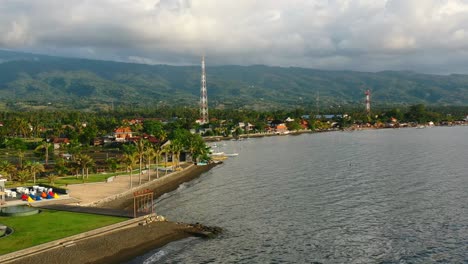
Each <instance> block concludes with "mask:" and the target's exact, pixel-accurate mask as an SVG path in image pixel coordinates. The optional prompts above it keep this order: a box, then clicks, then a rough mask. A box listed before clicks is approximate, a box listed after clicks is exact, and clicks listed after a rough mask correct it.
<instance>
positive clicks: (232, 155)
mask: <svg viewBox="0 0 468 264" xmlns="http://www.w3.org/2000/svg"><path fill="white" fill-rule="evenodd" d="M224 156H226V157H237V156H239V153H226V154H224Z"/></svg>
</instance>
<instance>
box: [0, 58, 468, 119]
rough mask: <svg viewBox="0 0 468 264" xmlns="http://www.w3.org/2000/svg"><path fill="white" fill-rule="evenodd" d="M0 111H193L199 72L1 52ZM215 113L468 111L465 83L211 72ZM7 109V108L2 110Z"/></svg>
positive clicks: (437, 78)
mask: <svg viewBox="0 0 468 264" xmlns="http://www.w3.org/2000/svg"><path fill="white" fill-rule="evenodd" d="M2 59H3V60H4V62H3V63H0V98H1V99H0V109H1V107H3V109H15V110H30V109H72V108H73V109H80V110H85V109H86V110H100V111H102V110H112V109H134V108H141V107H150V108H154V107H157V108H165V107H167V106H196V105H197V103H198V98H199V91H200V67H198V66H180V67H175V66H168V65H142V64H130V63H119V62H109V61H95V60H84V59H67V58H59V57H49V56H40V55H32V54H24V53H11V52H8V51H0V61H1V60H2ZM207 81H208V95H209V104H210V107H211V108H218V109H232V108H244V109H255V110H271V109H283V108H289V109H293V108H295V107H303V108H312V107H316V104H317V100H316V99H317V96H318V97H319V98H320V100H319V107H320V108H322V109H323V108H328V107H330V106H333V107H337V106H340V107H351V108H352V107H359V106H361V105H362V104H363V101H364V91H365V90H367V89H371V91H372V101H373V104H374V106H382V107H388V106H395V105H399V106H408V105H412V104H420V103H422V104H426V105H437V106H452V105H459V106H466V105H468V75H448V76H441V75H429V74H419V73H414V72H390V71H386V72H377V73H368V72H352V71H321V70H313V69H304V68H293V67H290V68H282V67H268V66H262V65H255V66H210V65H209V60H208V66H207ZM1 104H3V105H1Z"/></svg>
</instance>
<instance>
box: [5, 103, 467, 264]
mask: <svg viewBox="0 0 468 264" xmlns="http://www.w3.org/2000/svg"><path fill="white" fill-rule="evenodd" d="M423 110H424V109H423ZM288 120H289V121H288ZM131 121H132V122H133V121H134V122H135V123H133V124H132V122H130V121H128V122H127V123H128V124H127V126H126V128H125V129H130V127H132V128H135V129H136V128H138V129H137V131H136V132H135V134H136V135H138V136H130V132H131V130H129V131H127V130H125V131H124V133H127V135H126V137H125V138H123V140H122V142H127V141H128V142H129V143H133V144H121V149H120V150H119V151H120V152H119V154H120V155H121V156H122V157H120V158H119V159H117V158H116V157H112V158H109V157H106V162H109V164H102V163H101V166H103V165H106V166H108V167H109V168H110V167H111V165H115V167H116V168H117V167H118V166H117V165H120V166H124V167H122V168H126V169H129V170H127V171H130V177H128V178H129V179H130V181H129V182H127V183H129V185H130V186H127V187H126V188H125V190H123V189H122V190H120V191H119V192H118V193H115V194H114V195H111V196H108V197H106V198H104V199H97V200H91V202H87V203H83V204H82V206H89V207H96V208H110V209H119V210H129V209H132V203H133V192H135V191H138V190H145V189H149V190H151V191H153V193H154V198H155V199H156V198H157V197H159V196H161V195H163V194H165V193H168V192H171V191H173V190H176V189H177V188H178V187H179V186H180V184H182V183H184V182H188V181H191V180H193V179H195V178H197V177H199V176H200V175H201V174H202V173H203V172H205V171H208V170H209V169H211V168H213V167H214V166H215V165H216V164H215V163H208V165H205V166H196V165H189V166H185V168H183V167H181V166H180V164H178V163H179V162H180V160H181V158H180V155H181V152H182V150H184V149H185V151H186V152H185V153H184V154H185V156H186V157H185V158H187V156H189V157H190V159H191V160H192V161H205V160H206V159H205V158H206V157H207V155H208V151H209V149H208V148H207V147H206V145H205V142H210V141H221V140H242V139H244V138H250V137H252V138H254V137H265V136H281V135H298V134H303V133H320V132H331V131H353V130H368V129H385V128H400V127H415V126H418V124H422V123H423V122H415V123H408V124H409V125H408V126H402V124H403V123H398V122H387V123H384V122H380V121H379V122H359V123H354V122H351V120H350V119H348V118H345V117H344V116H342V117H339V118H338V119H330V120H322V121H321V120H315V121H314V122H312V121H310V122H309V121H307V120H306V119H300V120H296V121H294V119H292V118H289V117H288V118H287V119H286V120H284V121H282V120H276V121H275V120H272V121H271V122H270V123H269V125H268V129H263V130H261V131H262V132H258V129H253V128H255V127H258V128H262V127H265V124H263V123H260V124H257V125H252V124H250V123H248V122H247V123H243V122H242V123H238V125H235V126H233V127H228V126H225V125H224V124H223V123H222V122H218V123H219V124H218V125H219V126H218V127H216V124H213V126H214V127H208V126H211V123H210V124H209V125H207V124H205V125H204V126H205V127H199V129H200V131H201V130H204V132H203V134H204V135H205V137H204V138H203V139H202V137H201V133H202V132H200V131H198V132H197V134H193V133H190V132H189V130H188V128H190V126H188V125H187V126H185V125H184V123H183V121H184V119H177V120H176V121H174V122H172V123H167V124H165V125H164V126H162V123H161V122H160V121H154V120H144V119H141V120H140V119H138V120H136V119H135V120H131ZM231 121H232V120H231ZM232 122H233V121H232ZM457 122H458V121H457ZM467 122H468V121H460V123H459V124H461V125H466V123H467ZM179 123H180V124H179ZM234 123H236V122H233V124H234ZM348 123H353V125H350V124H348ZM430 123H433V122H430ZM84 124H86V123H84ZM413 124H414V126H413ZM456 124H458V123H450V124H449V123H447V125H456ZM179 125H180V126H179ZM221 125H222V126H221ZM433 125H434V123H433ZM435 125H439V123H435ZM440 125H445V123H440ZM82 126H83V125H82ZM5 127H7V126H6V125H5V126H3V128H5ZM76 127H78V126H76ZM87 127H89V124H86V126H83V128H82V130H83V131H81V133H83V135H85V134H86V128H87ZM240 127H243V128H244V129H241V128H240ZM68 128H69V129H70V130H71V131H72V132H73V131H74V130H73V129H72V128H70V127H68ZM216 128H223V129H224V130H225V131H231V132H232V133H230V134H229V133H227V135H229V136H219V135H220V134H225V133H222V132H223V131H224V130H222V129H218V130H217V129H216ZM234 128H235V130H234ZM418 128H419V127H418ZM119 129H120V128H119ZM119 129H117V130H119ZM117 130H116V131H117ZM233 130H234V131H233ZM119 131H120V130H119ZM266 131H268V132H266ZM75 132H76V131H75ZM117 132H118V131H117ZM254 132H255V133H254ZM38 133H39V132H38ZM119 133H120V132H119ZM122 133H123V132H122ZM144 133H148V134H149V135H158V136H145V134H144ZM20 134H21V133H20ZM209 134H211V135H213V136H211V137H210V136H207V135H209ZM14 135H16V134H14ZM21 135H22V137H13V138H9V137H5V146H6V149H7V150H15V151H16V152H15V153H16V154H18V164H17V165H16V167H15V168H13V167H12V166H10V165H11V164H10V163H9V162H5V165H8V166H5V168H4V169H3V170H2V171H4V172H6V173H5V174H9V178H10V179H16V180H17V181H18V182H19V183H21V184H24V183H25V182H27V181H30V178H33V179H34V183H35V182H36V172H37V171H34V172H33V169H32V168H33V166H32V165H34V164H30V163H26V162H25V163H24V164H23V162H22V158H23V157H24V152H25V150H26V145H24V143H25V142H24V140H23V138H26V136H27V135H26V134H24V133H23V134H21ZM72 135H75V134H73V133H71V132H70V133H69V136H72ZM115 135H116V138H115V139H117V137H118V136H119V135H120V134H118V133H116V134H115ZM214 135H218V136H214ZM225 135H226V134H225ZM231 135H232V136H231ZM10 136H12V135H10ZM29 136H31V135H29ZM41 136H44V137H45V138H46V141H43V142H42V143H43V145H38V146H37V148H40V147H44V150H45V157H46V159H45V160H46V163H47V159H48V154H49V152H48V150H49V149H54V151H55V143H54V145H53V144H52V143H53V142H49V141H47V138H48V136H47V135H41ZM75 136H76V135H75ZM151 137H153V139H154V140H155V141H154V142H155V143H151V140H150V139H151ZM51 138H52V137H51ZM93 138H95V137H91V136H89V138H86V137H83V138H82V139H83V140H84V142H88V145H89V139H93ZM162 138H164V140H162ZM60 139H63V140H64V142H59V143H57V147H58V149H59V150H62V149H63V150H64V151H68V152H67V153H65V154H67V155H70V157H71V158H73V157H74V158H73V159H74V160H73V159H72V162H69V161H68V162H66V161H65V160H64V159H63V158H57V159H56V160H55V165H54V166H55V169H62V170H64V171H66V170H69V171H68V172H69V173H74V174H75V177H76V179H78V176H79V175H81V180H82V182H83V183H85V179H86V180H88V179H89V175H88V170H89V169H90V168H92V167H93V162H94V161H93V159H92V158H91V157H89V156H87V155H83V154H80V152H81V151H83V148H81V146H82V145H83V144H84V143H83V142H81V143H80V142H79V141H78V140H76V139H75V140H74V139H69V138H60ZM65 139H66V142H65ZM99 142H101V141H95V142H94V143H99ZM122 142H120V143H122ZM35 143H37V142H35ZM114 143H115V142H114ZM87 147H89V146H87ZM69 153H74V154H73V155H71V154H69ZM162 153H164V157H165V160H166V162H167V159H168V157H171V159H172V160H176V163H175V164H176V170H174V171H173V172H172V173H170V174H169V175H167V176H164V177H161V178H158V179H154V180H152V181H148V182H145V183H143V182H142V179H141V176H142V169H143V167H148V168H151V165H152V164H151V160H152V159H154V157H156V163H157V162H158V160H159V157H161V156H162V155H161V154H162ZM7 154H8V153H7ZM61 154H64V153H61ZM94 154H96V153H94ZM98 154H99V153H98ZM107 154H109V153H107ZM8 155H10V156H11V154H8ZM96 156H97V155H96ZM77 157H78V158H79V159H78V158H77ZM145 159H146V160H148V161H149V162H148V164H147V166H146V164H143V163H144V160H145ZM112 161H113V162H114V163H115V164H113V163H112ZM64 162H65V163H64ZM62 163H64V164H68V165H73V166H69V168H68V167H67V166H65V165H64V164H62ZM118 163H122V164H118ZM187 164H192V163H187ZM23 165H24V166H23ZM137 165H139V167H140V169H139V172H140V175H139V177H138V178H139V179H138V180H139V182H138V184H135V185H133V187H134V188H132V183H134V181H135V180H137V177H136V176H137V175H133V176H134V178H133V181H132V171H133V170H134V169H135V167H136V166H137ZM46 167H47V166H46ZM177 169H180V170H177ZM96 170H97V169H96ZM40 171H42V172H44V171H45V169H44V168H42V169H41V170H40ZM80 172H81V173H80ZM127 176H129V175H125V176H123V177H127ZM49 177H51V179H53V178H54V177H55V178H57V176H56V175H53V174H51V175H49ZM112 177H114V176H112ZM116 177H119V178H120V177H121V176H116ZM54 180H57V179H54ZM104 184H105V183H104ZM81 185H83V186H85V187H84V189H83V190H84V191H82V192H89V193H92V192H94V191H96V190H97V187H94V189H93V187H92V186H93V185H92V184H90V183H85V184H81ZM69 187H70V186H69ZM71 196H72V197H73V195H71ZM156 212H157V207H156ZM142 221H143V222H140V224H138V225H135V226H132V227H126V228H125V229H118V230H115V231H113V232H107V233H106V234H103V235H96V236H92V237H89V238H83V239H80V240H79V241H68V242H67V243H66V244H64V245H63V246H60V247H54V248H53V249H48V250H46V251H42V252H37V253H34V254H32V255H31V256H28V255H24V256H19V257H17V258H16V259H11V260H8V261H7V262H5V263H29V262H38V263H84V262H85V263H109V262H115V261H120V262H121V261H124V260H126V259H131V258H133V257H136V256H139V255H141V254H142V253H144V252H147V251H148V250H151V249H155V248H159V247H161V246H163V245H165V244H167V243H169V242H172V241H175V240H179V239H182V238H186V237H189V236H194V235H199V236H206V235H207V233H209V232H210V231H207V230H210V229H209V228H206V227H204V226H202V225H189V224H184V223H175V222H166V221H150V222H146V220H142ZM141 223H143V224H141ZM83 252H86V253H83ZM7 255H8V254H7ZM2 257H4V256H0V262H2ZM33 260H34V261H33Z"/></svg>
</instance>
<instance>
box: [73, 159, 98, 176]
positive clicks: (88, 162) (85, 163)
mask: <svg viewBox="0 0 468 264" xmlns="http://www.w3.org/2000/svg"><path fill="white" fill-rule="evenodd" d="M75 160H76V162H77V164H78V165H79V167H80V168H81V175H82V177H83V180H84V179H85V173H86V179H88V178H89V168H90V167H92V166H93V165H94V160H93V158H91V157H90V156H89V155H86V154H78V155H76V158H75Z"/></svg>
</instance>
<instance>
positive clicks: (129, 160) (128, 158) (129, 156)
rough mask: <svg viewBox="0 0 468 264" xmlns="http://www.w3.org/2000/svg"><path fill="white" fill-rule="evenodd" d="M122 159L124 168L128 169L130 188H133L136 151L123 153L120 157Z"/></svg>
mask: <svg viewBox="0 0 468 264" xmlns="http://www.w3.org/2000/svg"><path fill="white" fill-rule="evenodd" d="M122 161H123V163H124V164H125V168H126V169H127V171H130V189H131V188H133V180H132V177H133V167H135V165H136V163H137V155H136V153H125V154H124V155H123V157H122Z"/></svg>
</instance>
